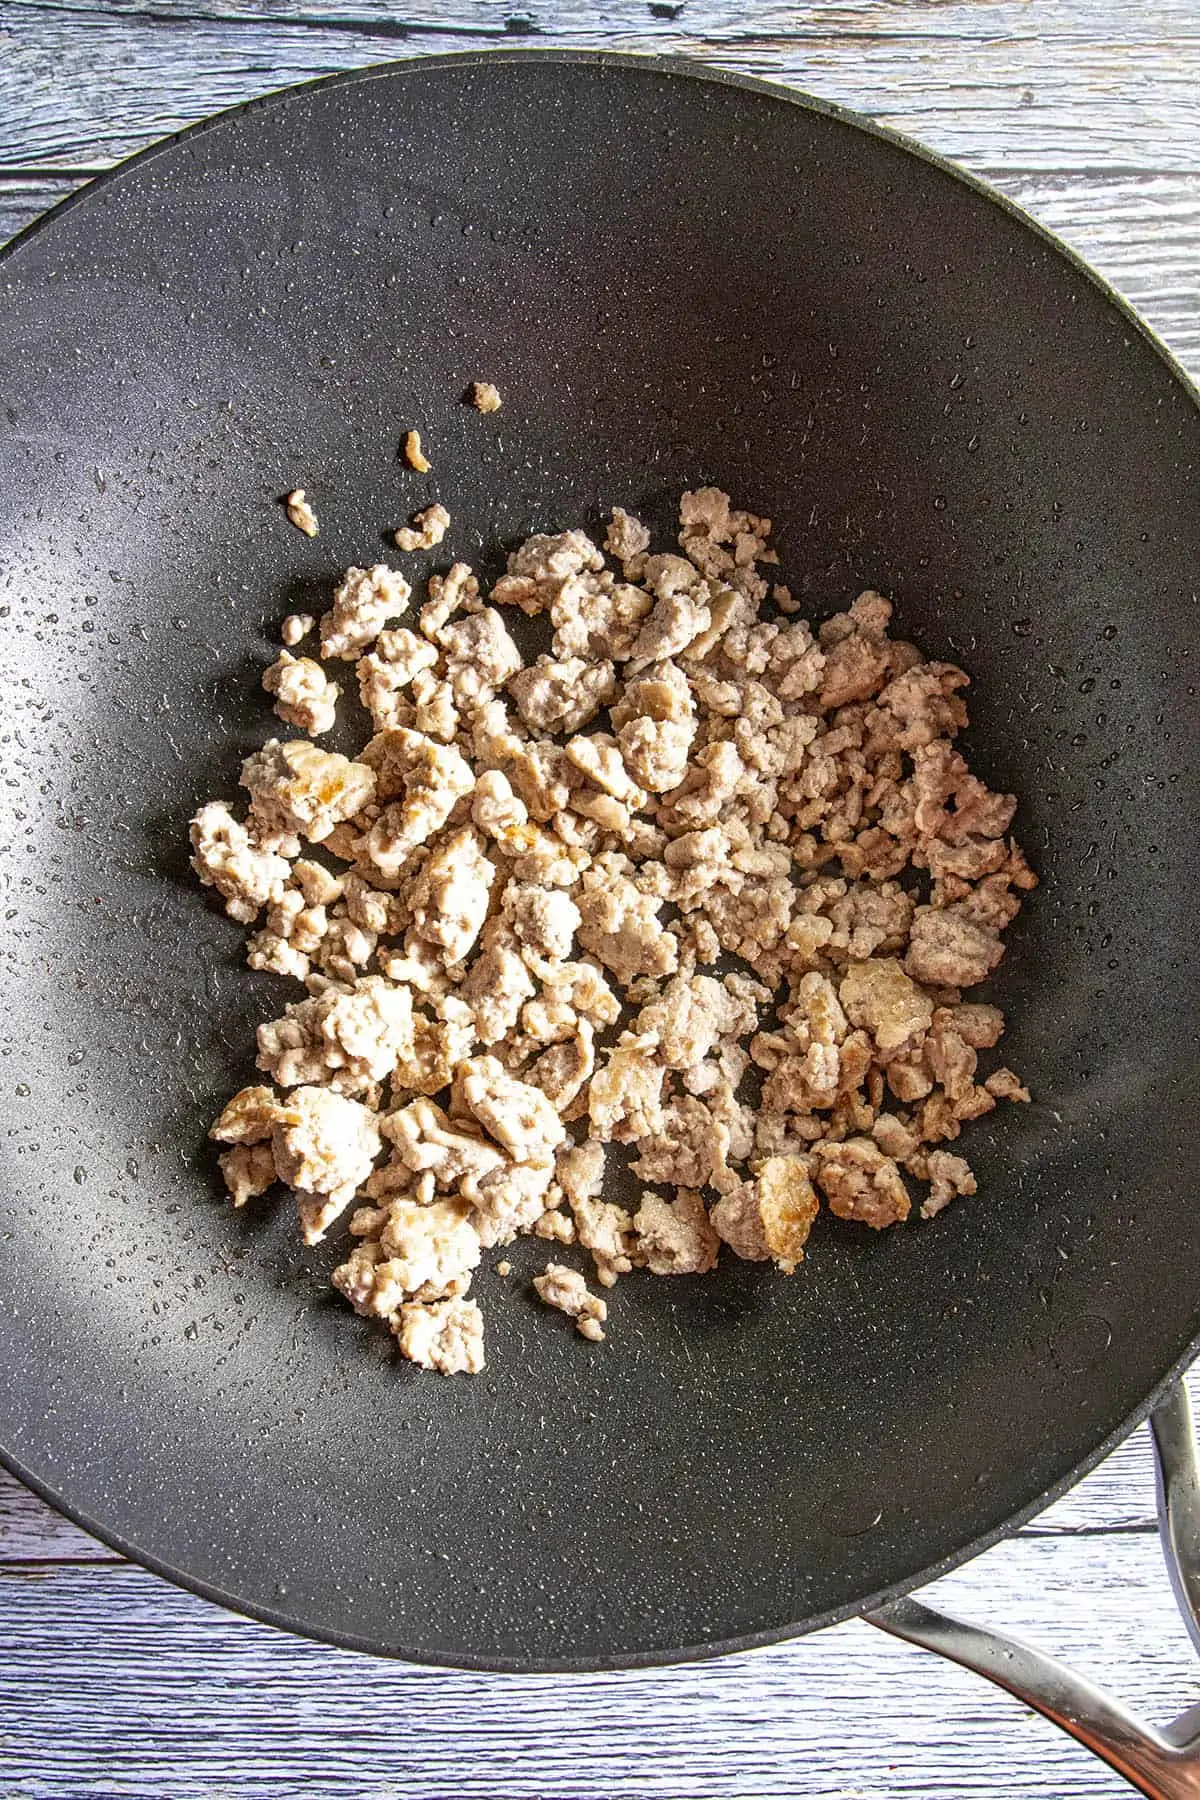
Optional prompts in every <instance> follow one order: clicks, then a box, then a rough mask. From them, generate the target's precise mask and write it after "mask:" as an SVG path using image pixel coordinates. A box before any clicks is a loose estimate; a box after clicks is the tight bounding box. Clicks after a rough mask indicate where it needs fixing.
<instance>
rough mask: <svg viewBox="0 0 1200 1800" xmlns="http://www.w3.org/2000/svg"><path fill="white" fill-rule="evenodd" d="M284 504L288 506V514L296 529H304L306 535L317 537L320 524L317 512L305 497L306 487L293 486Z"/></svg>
mask: <svg viewBox="0 0 1200 1800" xmlns="http://www.w3.org/2000/svg"><path fill="white" fill-rule="evenodd" d="M284 505H285V506H286V508H287V516H288V518H289V519H290V520H291V521H292V524H293V525H294V526H295V527H296V530H297V531H302V532H303V533H304V535H305V537H316V535H317V532H318V531H319V530H320V526H319V525H318V524H317V515H316V513H315V512H314V511H313V509H312V507H311V506H310V505H309V503H308V500H307V499H306V497H305V493H304V489H303V488H293V489H292V491H291V493H290V494H289V495H288V496H287V498H286V499H285V501H284Z"/></svg>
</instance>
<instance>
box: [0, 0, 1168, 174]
mask: <svg viewBox="0 0 1200 1800" xmlns="http://www.w3.org/2000/svg"><path fill="white" fill-rule="evenodd" d="M810 10H811V9H810ZM892 10H893V12H895V13H896V14H898V15H901V16H903V15H906V13H907V9H906V8H899V9H897V8H893V9H892ZM1130 10H1131V11H1132V10H1133V9H1130ZM856 11H857V9H856V8H853V7H851V8H839V9H838V17H839V18H841V19H844V20H846V21H847V23H846V24H843V25H842V27H841V28H840V29H838V28H834V29H830V30H826V31H823V32H821V33H819V34H818V33H814V34H813V35H811V36H801V37H800V38H796V37H793V36H788V35H778V34H773V33H772V31H771V30H770V29H769V28H768V27H769V23H770V21H769V20H760V19H759V17H758V16H757V14H756V13H753V12H746V13H745V14H744V16H743V21H742V23H741V24H740V25H738V24H736V23H735V25H734V26H733V27H732V28H731V27H729V26H728V25H725V26H724V27H716V26H711V27H707V28H705V29H699V30H698V29H696V28H695V24H694V20H695V19H696V18H697V15H696V14H694V13H693V12H692V11H691V10H690V8H688V7H687V6H684V7H682V8H681V10H680V12H679V15H678V17H677V18H675V19H670V20H664V19H658V18H656V17H655V15H654V14H653V13H651V11H650V8H649V5H642V4H641V3H640V0H639V3H638V4H636V5H634V4H633V3H632V0H626V3H624V4H622V5H614V6H611V7H609V8H608V9H607V11H606V15H605V18H604V21H603V22H601V23H599V24H597V23H596V21H595V15H594V14H592V13H590V12H588V13H585V12H583V11H582V10H580V8H579V7H578V6H576V7H575V8H573V9H572V10H571V11H570V12H569V13H567V14H566V15H565V16H562V17H561V19H560V10H559V6H558V5H557V4H555V5H547V6H545V7H543V8H540V9H539V10H538V13H537V15H536V25H537V31H536V39H537V43H538V44H539V45H543V46H544V45H549V44H554V43H559V42H562V43H568V44H570V45H573V46H576V47H581V48H606V49H611V50H635V51H636V50H647V49H655V50H660V51H672V52H679V53H682V54H686V55H690V56H694V57H697V58H700V59H707V60H710V61H714V62H717V63H720V64H723V65H725V66H727V67H730V68H735V69H739V70H742V71H744V72H746V73H750V74H755V75H761V76H766V77H770V78H774V79H778V80H781V81H785V82H790V83H791V84H793V85H795V86H797V87H802V88H811V89H812V90H813V91H814V92H816V93H819V94H822V95H824V96H825V97H827V98H829V99H832V100H839V101H842V102H844V103H845V104H847V105H849V106H853V107H856V108H858V109H860V110H862V111H864V112H867V113H873V114H876V115H877V116H879V117H880V118H881V119H883V120H885V121H886V122H887V123H889V124H893V125H896V126H898V127H900V128H901V129H903V130H905V131H909V132H912V133H914V134H915V135H917V136H920V137H923V138H924V139H925V140H926V141H927V142H928V143H930V144H932V145H933V146H934V147H935V148H937V149H940V150H942V151H944V152H946V153H947V154H948V155H951V156H956V157H959V158H961V159H963V160H964V161H966V162H968V163H970V164H973V165H975V166H988V167H995V166H1001V165H1003V166H1007V167H1011V168H1022V169H1053V170H1065V169H1074V170H1084V169H1110V170H1113V169H1117V168H1126V169H1129V168H1133V169H1150V170H1154V171H1156V172H1159V173H1163V172H1167V171H1172V172H1176V173H1195V172H1197V171H1200V124H1198V117H1197V108H1196V105H1195V93H1196V90H1197V87H1198V85H1200V33H1196V32H1195V31H1182V30H1181V31H1177V32H1174V33H1173V34H1172V33H1170V32H1169V31H1164V32H1163V34H1162V35H1161V36H1158V37H1155V38H1145V37H1138V36H1137V35H1136V34H1134V35H1131V34H1130V33H1129V31H1128V30H1127V28H1126V24H1125V21H1124V15H1121V16H1120V17H1116V16H1112V28H1111V29H1104V28H1103V26H1102V25H1100V26H1099V28H1098V23H1097V22H1099V21H1101V20H1102V19H1103V17H1104V16H1105V13H1106V11H1107V12H1109V13H1110V15H1115V14H1116V9H1115V8H1114V7H1110V5H1109V0H1104V5H1093V6H1092V7H1089V8H1088V9H1087V10H1086V11H1082V10H1081V15H1080V16H1081V20H1082V21H1084V23H1083V24H1082V28H1081V29H1079V30H1078V31H1076V33H1075V34H1073V35H1070V36H1068V35H1065V34H1064V35H1062V36H1058V37H1054V38H1052V39H1047V38H1045V37H1043V36H1042V35H1041V34H1040V33H1039V32H1038V31H1037V30H1036V29H1031V28H1030V26H1029V25H1028V24H1027V25H1026V27H1025V29H1024V32H1023V34H1022V35H1019V36H1018V35H1012V36H1006V35H1004V34H1003V33H998V34H997V35H994V36H993V35H987V36H982V37H981V36H980V35H979V34H978V33H977V32H976V33H975V34H974V35H971V36H970V37H961V38H960V37H954V36H946V37H941V36H928V35H925V34H923V33H921V32H913V33H910V34H908V35H896V34H891V35H884V34H883V33H881V32H878V31H862V30H858V29H853V28H851V25H850V23H849V21H852V20H853V18H854V16H855V13H856ZM1024 11H1025V15H1026V17H1027V18H1028V19H1032V18H1035V17H1036V7H1027V8H1025V9H1024ZM306 16H307V15H306ZM489 16H490V19H491V21H492V24H491V26H490V28H488V29H486V30H485V29H484V27H483V25H482V24H481V22H480V17H479V14H478V13H473V14H472V18H471V20H470V22H464V23H463V24H461V25H455V24H454V23H451V22H446V21H444V20H440V19H439V20H438V21H437V22H436V23H430V22H421V21H420V20H416V21H414V23H413V24H412V25H411V26H410V25H409V24H408V22H407V21H404V22H392V23H388V24H387V25H386V29H385V28H384V26H383V25H382V24H381V23H379V22H376V23H374V24H370V23H361V24H360V23H355V22H353V21H348V22H347V23H346V24H345V25H339V26H334V25H331V24H329V23H327V22H325V21H323V20H322V19H320V18H319V17H316V18H313V19H312V22H311V23H307V24H296V23H294V22H275V21H265V22H260V21H258V20H257V19H256V20H255V21H250V20H247V19H246V18H244V17H243V18H242V19H240V20H236V19H235V20H229V19H197V18H195V17H194V16H192V15H191V14H190V13H189V14H188V15H186V16H185V15H183V14H181V13H172V12H171V11H169V10H167V9H165V8H162V7H159V6H156V7H155V8H154V10H153V11H152V12H146V13H133V12H125V11H122V12H120V13H109V14H102V13H97V12H87V13H80V12H76V11H73V10H72V9H69V8H68V9H66V10H59V9H57V8H55V9H51V8H49V7H46V6H44V5H37V6H33V5H29V4H25V3H23V0H3V4H0V50H2V51H3V54H2V56H0V164H7V165H9V167H10V168H13V169H16V168H22V169H24V168H28V167H29V166H30V165H31V164H32V163H34V162H35V161H36V162H38V163H39V164H40V163H43V162H46V161H49V162H57V163H58V164H60V165H61V164H70V165H71V166H75V167H83V166H87V167H99V166H102V165H104V164H105V163H107V162H109V161H111V160H113V159H114V158H116V157H118V156H122V155H125V154H128V153H129V152H130V151H132V150H134V149H137V148H139V147H141V146H142V145H143V144H146V143H148V142H151V141H152V140H153V139H154V138H156V137H158V136H161V135H162V134H164V133H165V132H169V131H174V130H177V129H179V127H180V126H182V125H185V124H189V123H191V122H192V121H194V120H195V119H198V118H201V117H203V116H204V115H205V114H207V113H209V112H213V111H215V110H217V109H218V108H220V107H223V106H229V105H232V104H234V103H235V102H237V101H239V100H242V99H245V98H248V97H249V96H250V95H252V94H257V93H260V92H262V91H263V90H264V89H265V88H269V87H273V86H282V85H285V84H287V83H289V82H296V81H303V80H307V79H309V78H311V77H313V76H316V75H324V74H329V73H331V72H333V71H334V70H336V69H342V68H351V67H359V66H362V65H363V64H365V63H369V62H373V61H378V60H380V59H381V58H384V57H386V56H390V55H413V54H419V53H422V52H426V51H431V50H451V49H455V48H459V49H469V48H472V47H476V48H478V47H479V45H480V43H481V42H496V41H509V42H511V41H513V39H514V36H516V37H518V38H520V37H521V36H522V35H523V33H522V28H521V26H520V24H518V29H517V32H516V33H515V34H514V33H513V32H512V31H511V30H500V29H498V27H499V26H500V25H502V23H503V20H504V19H506V18H507V19H512V18H517V19H518V20H519V19H520V18H523V17H526V15H518V14H515V13H512V12H505V11H504V9H502V8H499V7H492V8H491V9H490V12H489ZM529 16H532V15H529ZM776 16H778V15H776ZM817 16H820V15H817ZM875 16H876V17H878V9H876V15H875ZM832 17H833V15H832V14H830V15H828V18H829V19H832ZM81 19H84V20H86V23H85V24H82V25H81V23H80V21H81Z"/></svg>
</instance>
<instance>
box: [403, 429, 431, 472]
mask: <svg viewBox="0 0 1200 1800" xmlns="http://www.w3.org/2000/svg"><path fill="white" fill-rule="evenodd" d="M404 460H405V462H406V463H407V464H408V466H409V468H410V469H416V471H417V473H418V474H419V475H428V473H429V471H430V469H432V467H433V464H432V463H431V462H430V461H429V458H428V457H427V456H426V455H425V453H424V451H423V450H422V449H421V434H420V432H419V431H409V432H406V433H405V437H404Z"/></svg>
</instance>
